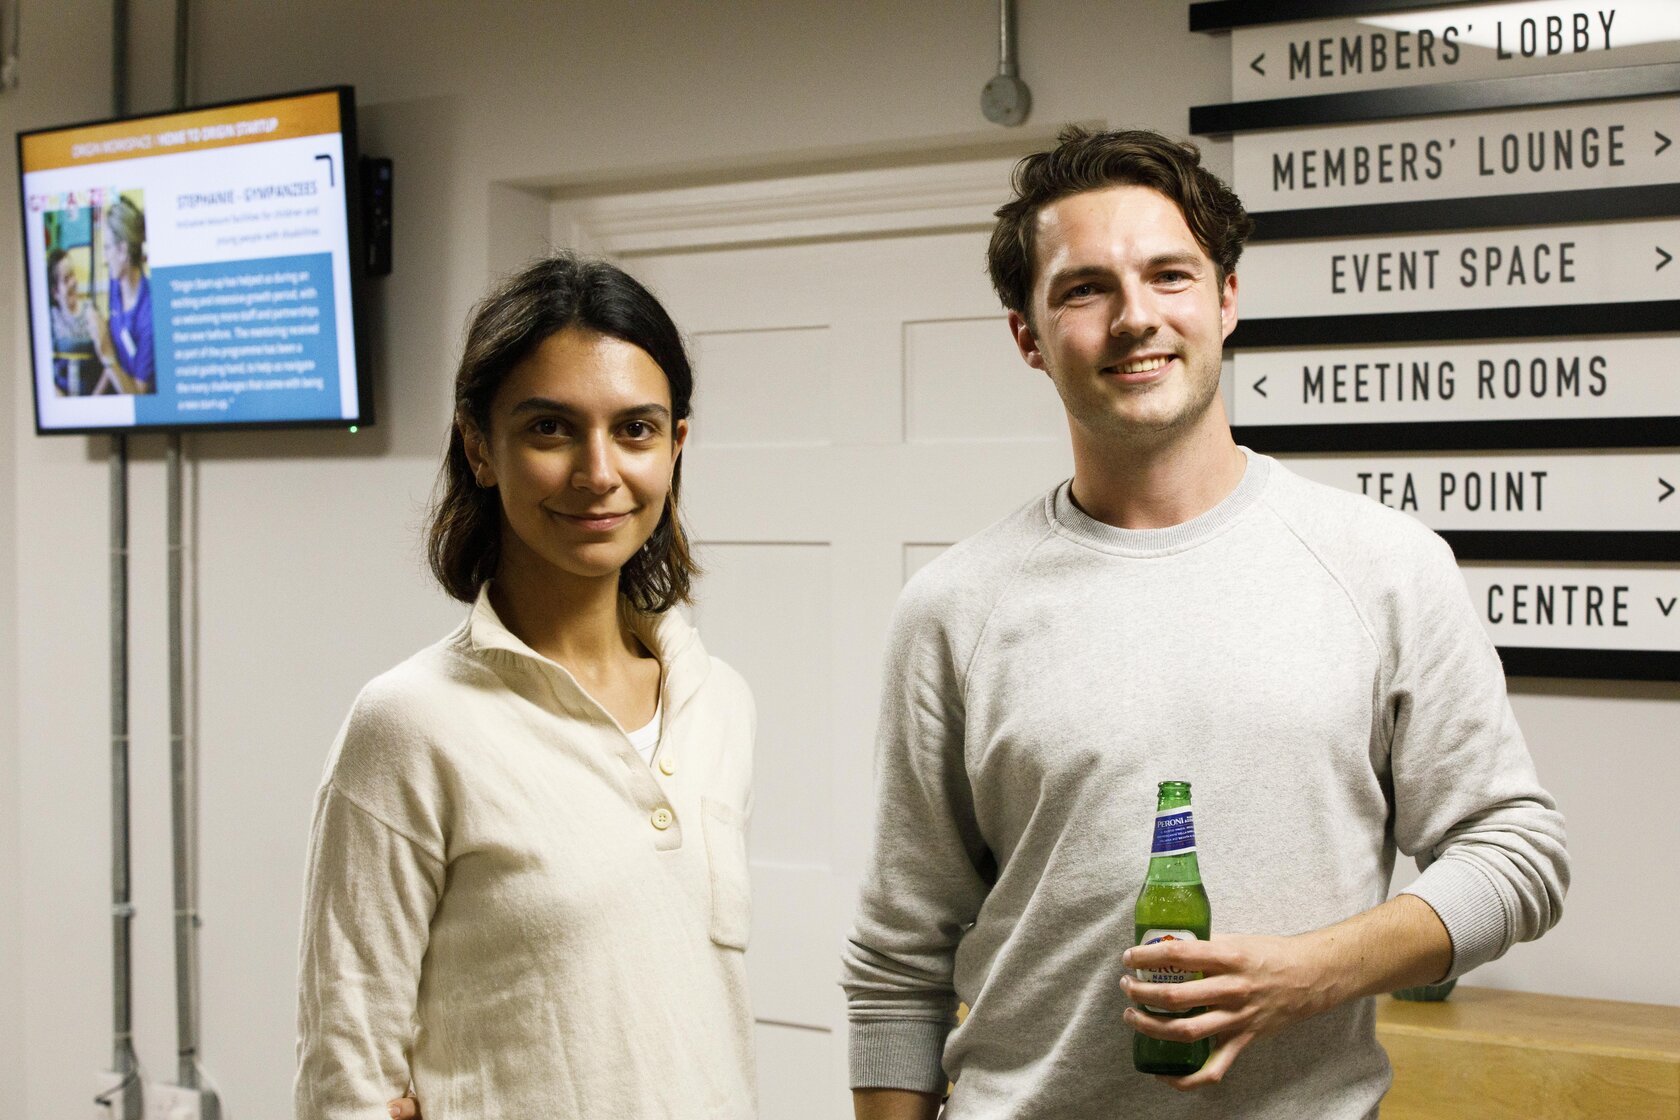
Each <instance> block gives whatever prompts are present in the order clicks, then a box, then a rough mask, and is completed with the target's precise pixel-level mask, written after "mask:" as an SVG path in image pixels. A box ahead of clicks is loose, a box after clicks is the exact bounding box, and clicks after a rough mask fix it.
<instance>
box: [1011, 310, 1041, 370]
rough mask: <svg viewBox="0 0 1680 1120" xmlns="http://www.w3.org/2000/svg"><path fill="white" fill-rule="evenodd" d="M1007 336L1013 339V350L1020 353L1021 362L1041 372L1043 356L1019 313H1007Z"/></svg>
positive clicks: (1030, 329)
mask: <svg viewBox="0 0 1680 1120" xmlns="http://www.w3.org/2000/svg"><path fill="white" fill-rule="evenodd" d="M1009 334H1010V336H1011V337H1013V338H1014V339H1015V349H1017V350H1019V351H1020V352H1021V360H1022V361H1023V362H1026V363H1027V364H1028V365H1029V366H1031V367H1033V368H1034V369H1038V370H1043V369H1044V355H1043V354H1041V353H1039V350H1038V336H1037V335H1035V334H1034V333H1033V329H1032V324H1031V323H1029V322H1027V317H1026V316H1025V315H1022V314H1021V313H1020V312H1019V311H1011V312H1010V313H1009ZM1045 372H1046V373H1048V372H1049V371H1048V370H1045Z"/></svg>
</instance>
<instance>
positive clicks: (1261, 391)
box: [1254, 374, 1662, 501]
mask: <svg viewBox="0 0 1680 1120" xmlns="http://www.w3.org/2000/svg"><path fill="white" fill-rule="evenodd" d="M1270 376H1271V374H1266V375H1265V376H1264V377H1262V378H1260V380H1258V381H1256V382H1255V383H1254V391H1255V392H1256V393H1259V394H1260V395H1261V396H1262V397H1264V396H1266V395H1267V394H1266V390H1264V389H1262V388H1260V386H1262V385H1264V384H1265V383H1266V377H1270ZM1657 500H1658V501H1661V500H1662V499H1661V498H1659V499H1657Z"/></svg>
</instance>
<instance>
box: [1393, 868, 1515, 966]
mask: <svg viewBox="0 0 1680 1120" xmlns="http://www.w3.org/2000/svg"><path fill="white" fill-rule="evenodd" d="M1401 893H1402V894H1411V895H1416V896H1417V897H1419V898H1421V899H1423V900H1424V901H1425V902H1427V903H1429V905H1430V906H1431V907H1432V908H1434V910H1435V913H1436V915H1437V916H1438V917H1439V918H1440V919H1441V924H1442V925H1444V926H1446V927H1447V936H1449V937H1451V938H1452V948H1453V960H1452V968H1451V969H1450V970H1449V971H1448V972H1447V975H1446V977H1444V979H1454V978H1457V977H1459V976H1462V975H1464V974H1465V973H1466V972H1469V971H1470V970H1471V969H1473V968H1475V967H1476V966H1477V965H1481V964H1486V963H1487V962H1488V961H1491V960H1493V959H1494V958H1496V957H1498V956H1499V955H1500V954H1501V953H1503V952H1504V951H1505V950H1506V949H1507V948H1509V947H1510V941H1511V934H1510V930H1511V922H1510V919H1509V917H1508V915H1507V914H1506V912H1505V899H1504V897H1503V896H1502V895H1501V894H1500V893H1499V888H1498V887H1497V886H1495V885H1494V882H1493V880H1492V879H1491V878H1490V877H1489V876H1488V874H1487V873H1486V872H1484V871H1483V870H1482V869H1481V868H1479V867H1477V866H1476V865H1475V864H1474V863H1471V862H1470V861H1468V860H1463V859H1443V860H1441V861H1440V862H1438V863H1434V864H1431V865H1430V867H1429V869H1428V870H1427V871H1425V872H1424V873H1423V874H1421V875H1419V876H1418V877H1417V879H1416V880H1415V881H1413V882H1412V884H1411V885H1410V886H1408V887H1407V888H1406V889H1405V890H1404V891H1402V892H1401Z"/></svg>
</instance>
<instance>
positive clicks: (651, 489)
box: [462, 327, 688, 579]
mask: <svg viewBox="0 0 1680 1120" xmlns="http://www.w3.org/2000/svg"><path fill="white" fill-rule="evenodd" d="M462 434H463V436H464V437H465V443H466V448H467V458H468V461H469V462H470V463H471V465H472V467H473V472H474V474H476V475H477V476H478V480H479V483H480V484H481V485H493V486H495V487H496V488H497V490H498V491H499V492H500V497H501V503H502V559H501V563H502V565H503V568H504V569H506V568H507V566H508V565H510V564H512V565H534V566H537V567H539V568H544V569H548V570H549V572H550V574H552V575H554V576H558V577H560V578H566V577H575V578H579V579H603V578H607V577H615V578H616V575H617V572H618V570H619V569H620V568H622V567H623V566H624V563H625V561H627V560H629V559H630V557H631V556H632V555H634V554H635V552H636V550H637V549H638V548H640V547H641V546H642V543H643V542H644V541H646V540H647V539H648V537H649V536H650V535H652V533H653V530H654V529H655V527H657V526H658V524H659V518H660V515H661V513H662V512H663V511H664V508H665V496H666V494H667V493H668V492H669V491H670V488H671V474H672V471H673V470H674V469H675V467H676V461H677V454H678V452H680V451H681V450H682V444H683V440H684V439H686V438H687V436H688V421H686V420H674V419H673V417H672V415H671V387H670V383H669V382H668V381H666V379H665V373H664V371H663V370H661V369H660V368H659V365H658V363H656V362H655V361H654V360H653V358H652V357H650V356H649V355H648V353H647V351H645V350H643V349H642V348H641V347H639V346H635V345H632V344H631V343H628V342H624V341H622V340H620V339H617V338H612V337H610V336H608V335H603V334H598V333H596V332H594V331H590V330H585V329H582V328H575V327H569V328H567V329H566V330H563V331H561V332H559V333H558V334H554V335H550V336H549V337H548V338H547V339H546V340H544V342H543V343H542V344H541V345H540V346H538V347H537V349H536V350H535V351H534V352H532V354H531V356H530V357H528V358H526V359H525V360H524V361H523V362H521V363H520V364H519V365H518V366H515V367H514V369H513V371H512V373H510V374H509V375H508V378H507V380H505V381H504V382H502V385H501V387H500V388H498V389H497V391H496V395H495V397H494V398H493V399H492V400H491V402H490V431H489V432H488V433H480V432H477V431H475V430H472V428H471V426H470V425H469V426H467V427H465V428H463V431H462Z"/></svg>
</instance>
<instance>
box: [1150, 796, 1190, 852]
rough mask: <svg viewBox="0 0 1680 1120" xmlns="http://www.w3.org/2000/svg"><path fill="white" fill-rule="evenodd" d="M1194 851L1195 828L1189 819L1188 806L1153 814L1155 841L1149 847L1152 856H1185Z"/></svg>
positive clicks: (1162, 810) (1158, 811)
mask: <svg viewBox="0 0 1680 1120" xmlns="http://www.w3.org/2000/svg"><path fill="white" fill-rule="evenodd" d="M1195 850H1196V826H1195V824H1194V822H1192V821H1191V819H1190V806H1188V805H1180V806H1179V807H1178V808H1176V809H1160V810H1157V811H1156V813H1155V840H1154V842H1153V843H1152V844H1151V845H1150V848H1149V854H1150V855H1152V856H1185V855H1189V854H1190V853H1191V852H1193V851H1195Z"/></svg>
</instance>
